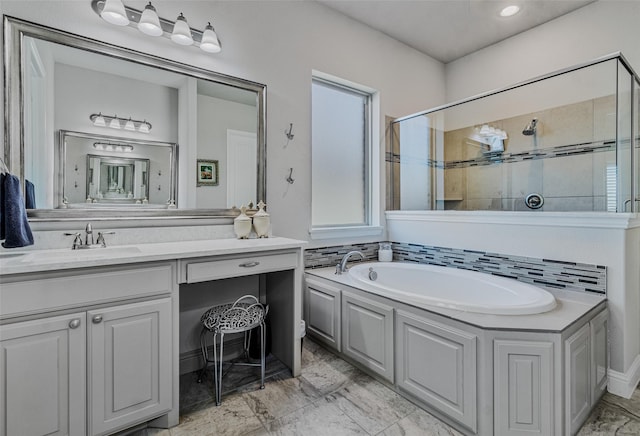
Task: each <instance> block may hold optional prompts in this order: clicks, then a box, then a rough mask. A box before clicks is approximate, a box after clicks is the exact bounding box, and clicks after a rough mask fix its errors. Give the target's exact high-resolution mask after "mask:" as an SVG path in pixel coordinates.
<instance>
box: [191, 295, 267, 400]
mask: <svg viewBox="0 0 640 436" xmlns="http://www.w3.org/2000/svg"><path fill="white" fill-rule="evenodd" d="M268 312H269V306H268V305H267V306H263V305H262V304H261V303H260V302H259V301H258V299H257V298H256V297H254V296H253V295H245V296H242V297H240V298H238V299H237V300H236V301H235V303H233V304H222V305H219V306H214V307H212V308H211V309H209V310H207V311H206V312H205V313H204V315H202V317H201V318H200V321H201V322H202V326H203V327H202V332H201V333H200V347H201V349H202V357H203V359H204V366H203V367H202V369H201V370H200V376H199V378H198V382H201V381H202V375H203V374H204V372H205V371H206V370H207V367H208V365H209V363H211V362H213V365H214V369H213V379H214V381H215V390H216V405H217V406H219V405H220V397H221V396H222V375H223V374H222V365H223V349H224V335H226V334H228V333H244V355H245V357H246V358H247V360H248V358H249V343H250V341H251V330H252V329H253V328H255V327H258V326H260V363H249V362H247V363H238V362H234V363H231V365H245V366H260V375H261V380H260V389H264V370H265V363H264V362H265V359H264V349H265V337H266V334H265V324H264V319H265V317H266V316H267V313H268ZM207 333H212V334H213V360H210V359H209V353H208V351H207V338H206V336H207ZM218 334H219V335H220V358H219V359H218V353H217V351H216V348H217V347H216V339H217V337H218Z"/></svg>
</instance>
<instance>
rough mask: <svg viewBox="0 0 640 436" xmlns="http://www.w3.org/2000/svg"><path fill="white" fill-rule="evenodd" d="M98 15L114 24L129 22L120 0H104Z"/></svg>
mask: <svg viewBox="0 0 640 436" xmlns="http://www.w3.org/2000/svg"><path fill="white" fill-rule="evenodd" d="M100 16H101V17H102V19H103V20H104V21H106V22H107V23H111V24H115V25H116V26H126V25H128V24H129V18H127V11H125V9H124V5H123V4H122V1H120V0H107V1H105V2H104V6H103V8H102V12H100Z"/></svg>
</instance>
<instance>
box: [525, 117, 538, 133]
mask: <svg viewBox="0 0 640 436" xmlns="http://www.w3.org/2000/svg"><path fill="white" fill-rule="evenodd" d="M537 125H538V119H537V118H534V119H532V120H531V121H530V122H529V124H527V125H526V126H525V128H524V130H523V131H522V134H523V135H525V136H531V135H535V134H536V126H537Z"/></svg>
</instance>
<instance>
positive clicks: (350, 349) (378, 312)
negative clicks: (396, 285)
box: [342, 291, 393, 382]
mask: <svg viewBox="0 0 640 436" xmlns="http://www.w3.org/2000/svg"><path fill="white" fill-rule="evenodd" d="M342 352H343V353H344V354H345V355H346V356H349V357H350V358H352V359H353V360H355V361H356V362H359V363H360V364H362V365H363V366H364V367H366V368H368V369H370V370H371V371H373V372H375V373H377V374H379V375H380V376H382V377H384V378H385V379H387V380H389V381H390V382H393V307H391V306H387V305H386V304H382V303H378V302H376V301H373V300H369V299H367V298H363V297H359V296H356V295H354V294H351V293H348V292H344V291H343V292H342Z"/></svg>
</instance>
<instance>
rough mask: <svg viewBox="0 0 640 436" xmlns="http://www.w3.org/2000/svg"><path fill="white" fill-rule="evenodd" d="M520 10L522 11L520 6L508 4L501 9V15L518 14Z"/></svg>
mask: <svg viewBox="0 0 640 436" xmlns="http://www.w3.org/2000/svg"><path fill="white" fill-rule="evenodd" d="M518 12H520V6H517V5H510V6H506V7H504V8H502V10H501V11H500V16H501V17H512V16H514V15H515V14H517V13H518Z"/></svg>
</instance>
